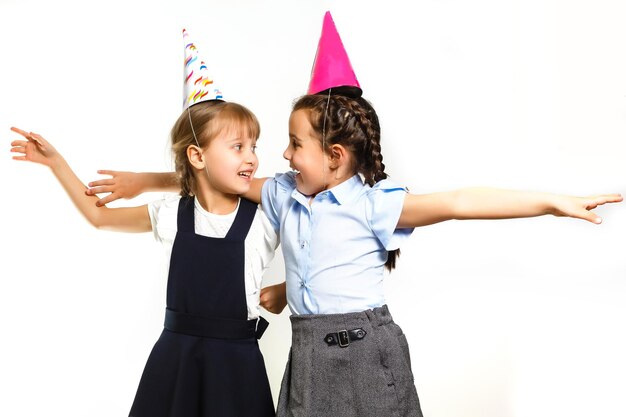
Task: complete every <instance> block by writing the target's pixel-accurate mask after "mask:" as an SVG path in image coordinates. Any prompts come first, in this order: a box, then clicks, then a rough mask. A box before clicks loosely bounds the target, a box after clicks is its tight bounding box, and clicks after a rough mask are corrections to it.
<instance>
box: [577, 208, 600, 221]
mask: <svg viewBox="0 0 626 417" xmlns="http://www.w3.org/2000/svg"><path fill="white" fill-rule="evenodd" d="M574 217H578V218H579V219H583V220H587V221H589V222H591V223H594V224H600V223H602V218H601V217H600V216H598V215H597V214H595V213H594V212H593V211H588V210H584V211H582V212H580V213H578V215H576V216H574Z"/></svg>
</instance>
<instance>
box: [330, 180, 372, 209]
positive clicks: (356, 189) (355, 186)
mask: <svg viewBox="0 0 626 417" xmlns="http://www.w3.org/2000/svg"><path fill="white" fill-rule="evenodd" d="M362 189H363V181H362V180H361V177H360V176H359V175H358V174H356V175H354V176H353V177H352V178H350V179H348V180H346V181H344V182H342V183H341V184H338V185H336V186H334V187H333V188H331V189H330V190H328V191H326V192H328V193H329V194H331V195H332V196H333V197H334V198H335V200H336V201H337V202H338V203H339V204H340V205H342V204H346V203H349V202H351V201H353V200H354V199H356V197H357V196H358V195H359V194H360V191H361V190H362Z"/></svg>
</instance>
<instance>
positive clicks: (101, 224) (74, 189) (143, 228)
mask: <svg viewBox="0 0 626 417" xmlns="http://www.w3.org/2000/svg"><path fill="white" fill-rule="evenodd" d="M11 130H12V131H14V132H16V133H19V134H20V135H22V136H23V137H24V139H25V140H14V141H13V142H11V146H12V148H11V152H14V153H17V154H18V155H16V156H14V157H13V159H15V160H17V161H30V162H35V163H39V164H42V165H45V166H47V167H49V168H50V170H51V171H52V173H53V174H54V176H55V177H56V178H57V179H58V180H59V182H60V183H61V185H62V186H63V188H64V189H65V191H66V193H67V195H68V196H69V197H70V199H71V200H72V202H73V203H74V205H75V206H76V207H77V208H78V210H79V211H80V212H81V213H82V214H83V216H85V218H86V219H87V221H89V223H91V224H92V225H93V226H95V227H96V228H99V229H108V230H116V231H123V232H148V231H150V230H152V225H151V224H150V216H149V214H148V208H147V206H145V205H144V206H140V207H125V208H115V209H109V208H106V207H103V208H98V207H96V205H95V202H96V200H97V197H91V196H87V195H85V193H84V191H85V188H86V187H85V186H84V185H83V183H82V182H81V181H80V180H79V179H78V177H77V176H76V174H75V173H74V171H72V169H71V168H70V166H69V165H68V163H67V162H66V161H65V159H64V158H63V157H62V156H61V154H60V153H58V152H57V151H56V149H55V148H54V147H53V146H52V145H51V144H50V143H48V142H47V141H46V140H45V139H44V138H43V137H42V136H41V135H38V134H36V133H32V132H26V131H24V130H21V129H18V128H16V127H12V128H11Z"/></svg>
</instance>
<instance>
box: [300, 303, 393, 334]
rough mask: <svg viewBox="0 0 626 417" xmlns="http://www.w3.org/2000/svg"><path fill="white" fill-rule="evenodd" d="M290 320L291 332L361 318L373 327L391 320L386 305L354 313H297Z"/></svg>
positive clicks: (340, 323) (352, 321) (347, 323)
mask: <svg viewBox="0 0 626 417" xmlns="http://www.w3.org/2000/svg"><path fill="white" fill-rule="evenodd" d="M289 319H290V320H291V328H292V332H298V331H306V329H310V328H311V326H313V327H322V326H340V327H341V326H343V327H341V328H345V326H346V325H349V324H351V323H353V324H355V325H356V324H357V323H359V322H363V320H365V321H368V322H370V323H371V325H372V326H373V327H376V326H383V325H385V324H389V323H392V322H393V318H392V317H391V313H390V312H389V308H388V307H387V305H386V304H385V305H383V306H381V307H376V308H373V309H369V310H365V311H359V312H355V313H343V314H298V315H292V316H290V317H289Z"/></svg>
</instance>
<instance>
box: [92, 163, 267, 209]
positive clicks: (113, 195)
mask: <svg viewBox="0 0 626 417" xmlns="http://www.w3.org/2000/svg"><path fill="white" fill-rule="evenodd" d="M98 174H104V175H110V176H111V178H105V179H102V180H96V181H91V182H90V183H89V184H88V185H89V187H90V188H88V189H87V190H86V191H85V194H87V195H88V196H96V195H97V194H104V193H109V194H107V195H106V196H104V197H102V198H100V199H96V200H97V201H96V206H98V207H100V206H104V205H105V204H108V203H110V202H111V201H115V200H117V199H120V198H133V197H137V196H138V195H139V194H141V193H146V192H149V191H165V192H167V191H170V192H179V191H180V184H179V183H178V177H177V176H176V173H175V172H130V171H112V170H99V171H98ZM266 179H267V178H254V179H253V180H252V185H251V187H250V191H248V192H247V193H246V194H244V195H243V196H242V197H245V198H247V199H248V200H251V201H254V202H255V203H260V202H261V188H262V187H263V183H264V182H265V180H266Z"/></svg>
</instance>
